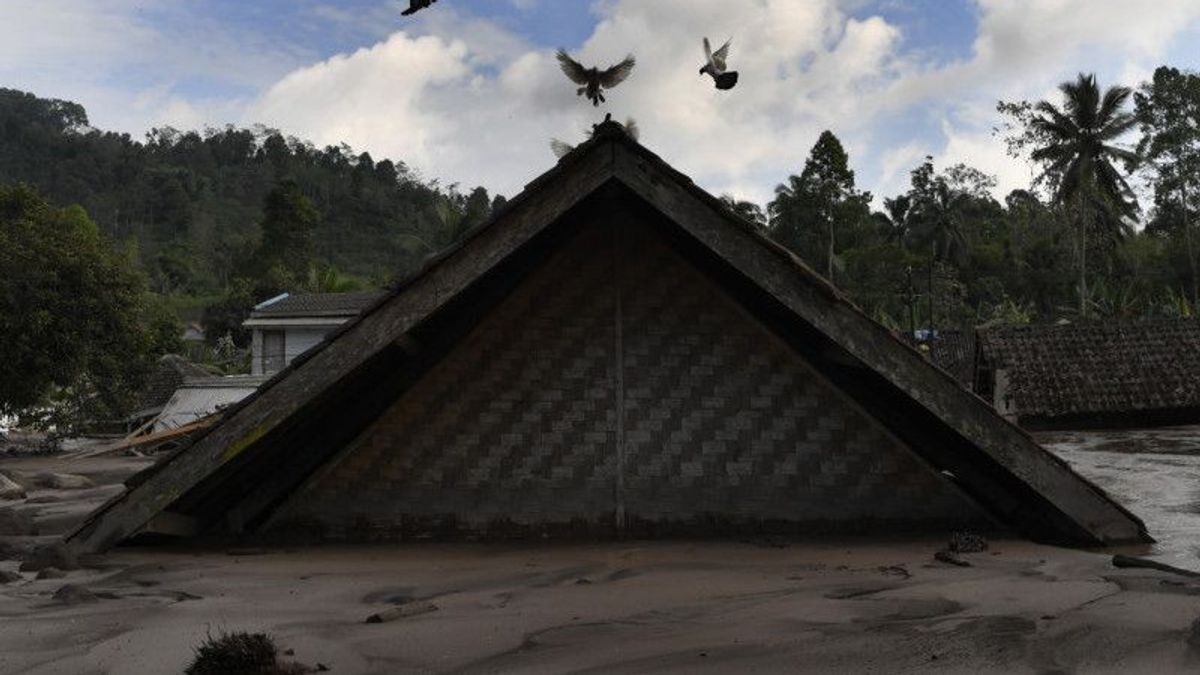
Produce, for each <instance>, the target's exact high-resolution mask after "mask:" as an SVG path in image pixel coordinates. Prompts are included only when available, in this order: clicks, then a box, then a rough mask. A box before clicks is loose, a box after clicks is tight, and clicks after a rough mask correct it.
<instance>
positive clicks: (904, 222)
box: [874, 195, 913, 251]
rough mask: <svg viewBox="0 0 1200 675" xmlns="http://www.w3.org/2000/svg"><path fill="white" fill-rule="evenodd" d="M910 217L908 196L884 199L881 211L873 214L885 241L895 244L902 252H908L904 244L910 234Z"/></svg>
mask: <svg viewBox="0 0 1200 675" xmlns="http://www.w3.org/2000/svg"><path fill="white" fill-rule="evenodd" d="M912 216H913V210H912V199H911V198H909V196H908V195H898V196H896V197H890V198H887V199H884V200H883V211H882V212H876V213H875V214H874V218H875V221H876V222H877V223H879V225H880V226H881V229H882V230H883V234H884V236H885V237H886V238H887V240H888V241H894V242H896V243H897V244H898V245H899V246H900V249H901V250H904V251H907V250H908V247H907V246H906V245H905V244H906V243H907V241H908V238H909V236H910V235H911V234H912V226H913V218H912Z"/></svg>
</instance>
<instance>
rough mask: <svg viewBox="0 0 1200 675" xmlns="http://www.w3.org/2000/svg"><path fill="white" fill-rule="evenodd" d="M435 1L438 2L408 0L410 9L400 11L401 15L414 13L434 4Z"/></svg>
mask: <svg viewBox="0 0 1200 675" xmlns="http://www.w3.org/2000/svg"><path fill="white" fill-rule="evenodd" d="M435 2H437V0H408V9H406V10H404V11H403V12H400V15H401V16H408V15H409V14H414V13H416V12H419V11H421V10H423V9H425V8H426V7H428V6H430V5H432V4H433V3H435Z"/></svg>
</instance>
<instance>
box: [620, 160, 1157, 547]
mask: <svg viewBox="0 0 1200 675" xmlns="http://www.w3.org/2000/svg"><path fill="white" fill-rule="evenodd" d="M614 145H617V146H618V147H617V149H616V151H615V156H614V160H613V161H614V167H615V172H616V178H617V180H619V181H621V182H622V183H623V184H625V185H626V186H627V187H629V188H630V189H631V190H633V191H634V193H636V194H638V195H639V196H641V197H642V198H643V199H645V200H646V201H647V202H648V203H650V204H651V205H653V206H654V207H655V208H657V209H658V210H659V211H661V212H662V213H664V214H665V215H666V216H667V217H668V219H669V220H671V221H673V222H674V223H676V224H677V225H678V226H679V227H682V228H683V229H684V230H685V231H687V232H688V233H689V234H690V235H691V236H692V237H693V238H694V239H696V240H697V241H699V242H700V243H701V244H703V245H704V246H705V247H707V248H708V249H709V250H710V251H712V252H713V253H714V254H715V255H717V256H719V257H721V258H724V259H725V260H727V261H729V262H730V263H731V264H733V265H734V266H735V267H736V268H738V269H739V270H741V272H742V273H743V274H745V275H747V276H748V277H749V278H751V279H752V280H753V281H754V282H755V283H756V284H758V285H759V286H760V287H761V288H763V289H764V290H766V291H767V292H768V293H770V294H771V295H773V296H774V297H776V298H777V299H778V300H779V301H780V302H782V303H783V304H784V305H785V306H787V307H788V309H790V310H791V311H792V312H794V313H795V314H796V315H798V316H799V317H801V318H802V319H803V320H805V321H806V322H808V323H809V324H811V325H812V326H813V327H815V328H816V329H817V330H819V331H821V332H823V333H824V334H825V335H827V336H829V337H831V338H833V339H834V340H835V341H836V342H838V343H839V344H840V345H841V346H842V347H843V348H845V349H846V350H847V351H848V352H849V353H850V354H851V355H852V356H853V357H855V358H856V359H858V360H859V361H861V362H862V363H864V364H866V365H867V366H868V367H870V368H872V369H874V370H875V371H876V372H878V373H879V374H881V375H882V376H883V377H885V378H887V380H888V381H890V382H891V383H892V384H893V385H894V386H896V387H898V388H899V389H900V390H901V391H903V392H904V393H905V394H906V395H907V396H909V397H910V398H912V399H913V400H914V401H916V402H917V403H918V404H920V405H921V406H922V407H924V408H925V409H927V410H929V411H930V412H931V413H933V414H934V415H937V416H938V417H939V418H940V419H942V420H943V421H945V422H946V423H947V424H948V425H950V426H951V428H953V429H954V430H955V431H956V432H957V433H959V434H961V435H962V436H963V437H965V438H967V439H968V440H970V441H971V442H972V443H974V444H975V445H976V446H978V447H979V448H981V449H983V450H984V451H985V452H987V454H988V455H989V456H990V457H992V459H993V460H995V461H996V462H997V463H999V464H1000V465H1001V466H1003V467H1004V468H1005V469H1006V470H1008V471H1009V472H1011V473H1012V474H1013V475H1014V476H1016V477H1017V478H1019V479H1020V480H1022V481H1024V482H1025V483H1027V484H1028V485H1030V486H1032V487H1033V488H1034V489H1035V490H1037V491H1038V492H1039V493H1041V494H1042V495H1044V496H1045V497H1046V498H1047V500H1049V501H1050V502H1051V503H1052V504H1054V506H1055V507H1057V508H1058V509H1059V510H1061V511H1062V512H1063V513H1064V514H1066V515H1068V517H1070V518H1072V519H1074V520H1075V521H1076V522H1078V523H1079V524H1080V525H1081V526H1082V527H1083V528H1085V529H1086V530H1087V531H1088V532H1090V533H1092V534H1093V535H1094V536H1095V537H1096V538H1097V540H1098V542H1106V543H1115V542H1135V541H1136V542H1141V541H1146V540H1147V535H1146V533H1145V528H1144V526H1143V525H1142V523H1141V521H1140V520H1138V519H1137V517H1136V516H1134V515H1133V514H1131V513H1129V512H1128V511H1125V510H1124V509H1122V508H1120V507H1119V506H1117V505H1116V504H1115V502H1113V501H1112V500H1111V499H1110V498H1108V497H1107V496H1106V495H1105V494H1104V493H1103V492H1102V491H1101V490H1100V489H1099V488H1098V487H1096V486H1094V485H1092V484H1090V483H1089V482H1087V481H1086V479H1084V478H1082V477H1081V476H1079V475H1078V474H1076V473H1074V472H1073V471H1072V470H1071V469H1070V468H1069V467H1068V466H1067V465H1066V463H1065V462H1063V461H1062V460H1060V459H1059V458H1057V457H1055V456H1053V455H1052V454H1050V453H1049V452H1048V451H1046V450H1045V449H1044V448H1042V447H1041V446H1040V445H1038V444H1037V443H1036V442H1035V441H1034V440H1033V439H1032V438H1030V437H1029V435H1028V434H1026V433H1025V432H1024V431H1022V430H1021V429H1020V428H1019V427H1017V426H1015V425H1013V424H1012V423H1010V422H1008V421H1007V420H1004V419H1002V418H1001V417H1000V416H998V415H997V414H996V413H995V411H993V410H992V409H991V408H990V406H988V405H987V403H985V402H984V401H983V400H982V399H980V398H978V397H976V396H974V395H971V394H969V393H968V392H966V391H965V390H964V389H962V387H961V386H960V385H959V384H958V383H957V382H956V381H955V380H954V378H953V377H952V376H950V375H949V374H947V373H945V372H944V371H942V370H941V369H939V368H931V367H930V366H929V363H928V362H927V361H925V359H924V357H922V356H921V355H920V354H918V353H917V352H916V351H915V350H913V349H912V348H910V347H908V346H907V345H904V344H903V343H901V342H900V341H899V340H898V339H896V338H895V336H893V335H892V334H891V333H889V332H888V331H887V330H886V329H884V328H883V327H882V326H879V325H878V324H876V323H875V322H873V321H871V320H870V319H869V318H867V317H866V316H865V315H863V314H862V312H861V310H859V309H857V308H856V307H854V306H853V305H852V304H851V303H850V301H849V300H847V299H846V298H845V297H844V296H842V294H841V293H839V292H838V291H837V290H836V289H834V288H832V287H831V286H829V284H828V283H827V282H825V281H824V279H821V278H820V277H817V275H816V273H815V272H812V271H811V270H808V268H807V266H805V265H804V264H803V263H801V262H799V260H798V259H796V258H795V257H794V256H793V255H791V254H790V253H788V252H787V251H786V250H785V249H782V247H780V246H779V245H778V244H775V243H774V242H771V241H769V240H767V239H766V237H765V235H764V234H762V233H761V232H752V231H751V229H750V228H751V227H752V226H750V225H749V224H747V223H745V222H744V221H742V220H741V219H739V218H736V217H734V216H731V215H728V214H727V213H726V209H725V208H724V207H723V206H722V205H721V204H720V203H719V202H717V200H716V199H715V198H713V197H711V196H710V195H708V194H707V193H704V192H703V191H702V190H700V189H699V188H697V187H695V186H694V185H692V184H691V181H690V180H689V179H687V177H686V176H683V175H682V174H678V172H675V171H674V170H669V171H670V172H671V174H673V175H672V176H671V177H672V178H673V179H674V180H663V179H662V176H663V174H664V172H665V171H667V170H666V169H664V168H663V167H665V166H666V165H665V164H664V163H663V162H662V160H661V159H659V158H657V157H655V156H654V155H653V154H652V153H650V152H649V151H648V150H645V149H644V148H641V147H640V146H633V145H632V144H631V143H628V142H622V143H619V144H614ZM714 202H715V203H714ZM730 221H734V222H735V223H736V226H734V227H730V225H731V222H730ZM764 246H766V247H768V248H772V249H775V252H776V253H777V255H774V256H772V255H763V251H762V249H763V247H764ZM797 265H799V266H800V268H801V269H803V270H808V274H809V275H811V276H813V277H817V278H816V279H812V280H811V281H813V282H814V283H804V282H802V281H801V279H800V278H799V274H801V273H802V272H800V271H799V270H798V268H797ZM817 294H820V295H822V296H824V297H823V298H818V297H817Z"/></svg>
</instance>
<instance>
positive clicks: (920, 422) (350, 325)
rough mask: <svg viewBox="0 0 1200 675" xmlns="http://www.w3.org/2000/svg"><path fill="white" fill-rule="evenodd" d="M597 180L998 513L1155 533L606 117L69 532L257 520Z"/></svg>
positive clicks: (1074, 527) (97, 538) (244, 524)
mask: <svg viewBox="0 0 1200 675" xmlns="http://www.w3.org/2000/svg"><path fill="white" fill-rule="evenodd" d="M614 191H615V192H614ZM601 193H605V194H609V195H613V194H615V195H617V196H618V198H619V199H629V200H637V201H638V202H639V203H644V204H646V205H648V206H649V207H650V208H652V209H654V210H656V211H657V212H658V213H660V214H662V215H663V216H664V220H666V221H667V222H669V223H670V226H671V227H672V228H673V229H674V236H678V237H679V238H681V240H685V241H686V245H688V246H691V247H695V248H696V250H698V251H701V252H702V253H703V254H704V255H706V256H709V258H710V259H711V260H712V261H713V264H714V265H719V266H720V269H721V270H722V272H721V273H722V274H724V275H726V276H727V277H728V278H729V279H731V280H733V283H737V284H740V285H741V286H742V287H744V288H745V289H746V291H747V293H748V294H749V293H752V294H753V297H752V298H750V300H752V301H753V302H754V303H756V307H755V309H756V311H759V312H761V313H762V314H763V316H764V317H765V318H766V321H767V322H768V323H769V324H771V325H772V326H773V329H774V330H776V331H777V332H779V334H780V335H781V337H784V338H785V339H791V338H795V340H797V341H801V340H802V341H803V342H804V344H805V345H809V346H811V349H812V353H811V354H806V356H811V357H812V358H813V362H814V364H815V366H816V367H817V368H818V369H819V370H820V372H822V374H823V375H825V376H826V377H828V378H829V379H830V380H833V381H835V382H837V384H838V386H839V387H840V388H841V389H842V390H843V391H844V392H846V393H847V394H848V395H849V396H850V397H851V398H852V399H854V400H855V401H856V402H857V403H858V405H860V406H861V407H862V408H863V409H865V410H869V411H870V413H869V414H871V415H872V416H873V417H875V418H876V419H877V420H878V421H879V422H880V423H881V424H883V425H884V426H885V427H886V428H887V429H888V430H889V431H890V432H891V433H893V434H894V435H895V436H896V437H897V438H899V439H901V440H902V441H904V442H905V443H906V444H907V445H908V446H909V447H911V448H913V450H914V452H918V453H919V454H920V455H921V457H922V459H923V460H924V461H926V462H928V463H929V464H930V465H932V466H933V467H934V468H936V469H938V470H940V471H941V472H942V473H943V474H944V475H946V476H952V477H953V480H954V481H955V482H956V483H957V484H959V485H960V486H961V487H962V488H963V489H964V490H965V491H967V492H968V493H969V494H970V495H971V496H972V497H973V498H974V499H976V500H977V501H978V502H979V503H980V504H982V505H983V506H985V507H986V508H987V509H988V510H989V511H990V512H991V513H993V515H995V517H997V519H999V520H1001V521H1002V522H1004V523H1005V524H1006V525H1008V526H1010V527H1012V528H1013V529H1015V530H1017V531H1019V532H1023V533H1025V534H1026V535H1027V536H1030V537H1032V538H1035V539H1039V540H1045V541H1053V542H1057V543H1072V544H1082V545H1096V544H1108V543H1117V542H1134V541H1148V540H1149V536H1148V534H1147V532H1146V530H1145V527H1144V525H1143V524H1142V522H1141V521H1140V520H1139V519H1138V518H1137V517H1136V516H1134V515H1133V514H1131V513H1129V512H1128V511H1127V510H1125V509H1124V508H1122V507H1121V506H1120V505H1119V504H1117V503H1116V502H1115V501H1113V500H1112V499H1111V498H1109V497H1108V496H1107V495H1106V494H1105V493H1104V492H1103V491H1102V490H1101V489H1100V488H1098V487H1096V486H1095V485H1093V484H1091V483H1089V482H1088V481H1087V480H1085V479H1084V478H1082V477H1080V476H1079V475H1078V474H1076V473H1075V472H1074V471H1072V470H1071V468H1070V467H1069V466H1068V465H1067V464H1066V463H1065V462H1063V461H1062V460H1060V459H1059V458H1057V457H1056V456H1054V455H1052V454H1051V453H1049V452H1047V451H1046V450H1044V449H1043V448H1042V447H1041V446H1039V445H1038V444H1037V443H1035V442H1034V441H1033V440H1032V439H1031V438H1030V437H1029V436H1028V435H1027V434H1026V433H1025V432H1023V431H1022V430H1021V429H1019V428H1018V427H1016V426H1015V425H1013V424H1011V423H1010V422H1008V421H1006V420H1004V419H1003V418H1001V417H1000V416H999V415H997V414H996V412H995V411H994V410H993V409H992V408H991V407H990V406H989V405H987V404H986V403H984V402H983V401H982V400H980V399H978V398H977V397H975V396H973V395H971V394H969V393H968V392H966V391H964V390H963V389H962V388H961V387H960V386H959V384H958V383H957V382H956V381H955V380H954V378H953V377H952V376H951V375H949V374H947V373H946V372H944V371H942V370H940V369H938V368H935V367H932V366H931V365H930V364H929V363H928V362H927V361H926V360H925V358H924V357H922V356H921V355H920V354H919V353H917V352H916V351H915V350H913V349H912V348H911V347H909V346H908V345H906V344H904V343H903V342H902V341H901V340H900V339H899V338H897V337H896V336H894V335H892V334H891V333H890V332H889V331H888V330H887V329H885V328H884V327H882V326H880V325H879V324H878V323H876V322H874V321H873V320H871V319H870V318H869V317H867V316H866V315H865V314H863V313H862V312H861V311H860V310H859V309H858V308H857V307H855V306H854V305H853V304H852V303H851V302H850V301H849V300H848V299H847V298H846V297H845V296H844V295H842V294H841V293H840V292H839V291H838V290H837V289H836V288H834V287H833V286H832V285H830V284H829V283H828V282H827V281H825V280H824V279H823V278H822V277H820V276H819V275H817V274H816V273H814V272H813V271H812V270H811V269H809V268H808V267H807V266H805V265H804V264H803V263H802V262H800V261H799V259H798V258H796V256H794V255H793V254H792V253H791V252H789V251H788V250H787V249H785V248H783V247H782V246H780V245H778V244H777V243H775V242H773V241H771V240H770V239H769V238H768V237H767V236H766V235H765V233H764V232H763V231H762V230H761V228H759V227H757V226H756V225H754V224H753V223H750V222H748V221H745V220H744V219H742V218H740V217H738V216H737V215H736V214H734V213H733V212H732V211H730V210H729V209H728V208H727V207H726V206H725V205H724V204H723V203H722V202H721V201H720V200H719V199H717V198H716V197H713V196H712V195H710V194H708V193H707V192H704V191H703V190H701V189H700V188H698V187H697V186H695V185H694V184H693V183H692V181H691V180H690V179H689V178H688V177H687V176H685V175H683V174H681V173H679V172H678V171H676V170H674V169H673V168H671V167H670V166H669V165H668V164H666V163H665V162H664V161H663V160H661V159H660V158H659V157H657V156H656V155H654V154H653V153H651V152H650V151H649V150H647V149H646V148H644V147H643V146H641V145H639V144H638V143H637V142H636V141H634V140H633V139H631V138H629V137H628V136H627V135H626V134H625V132H624V130H623V129H621V127H620V125H618V124H615V123H604V124H601V125H599V126H598V128H597V130H596V133H595V134H594V136H593V138H592V139H591V140H589V141H587V142H585V143H583V144H581V145H580V146H579V147H577V148H576V149H575V150H574V151H572V152H571V153H569V154H567V155H566V156H565V157H563V158H562V159H561V160H560V162H559V163H558V165H557V166H555V167H554V168H553V169H551V170H550V171H548V172H547V173H545V174H543V175H542V176H540V177H538V178H537V179H535V180H534V181H533V182H531V183H530V184H529V185H527V186H526V189H525V190H524V191H523V192H522V193H521V194H520V195H518V196H516V197H514V198H513V199H512V200H511V201H509V202H508V204H507V205H506V206H505V207H504V208H503V209H502V210H501V211H500V212H499V213H497V214H495V215H494V216H493V217H492V219H491V220H489V221H487V222H486V223H483V224H481V225H480V226H478V227H476V228H475V229H474V230H472V231H471V232H470V233H468V235H467V236H466V237H465V238H464V239H463V240H462V241H461V242H460V243H459V244H457V245H456V246H455V247H453V248H451V249H449V250H447V251H445V252H443V253H442V254H440V255H439V256H438V257H436V258H434V259H432V260H430V261H429V262H428V264H427V265H426V266H425V267H424V268H423V269H422V270H420V271H419V272H417V273H416V274H414V275H412V276H411V277H409V278H408V279H406V280H405V281H403V282H402V283H400V284H398V285H397V286H396V288H394V289H393V290H392V291H391V292H389V293H388V294H386V295H385V296H383V297H381V298H380V299H378V300H377V301H376V302H375V303H374V304H373V305H372V306H371V307H369V308H368V309H367V310H365V311H364V312H363V313H362V314H360V315H358V317H357V318H355V319H352V320H350V321H348V322H346V323H345V324H343V325H341V326H340V327H339V328H338V329H336V331H335V332H334V333H333V334H332V335H331V336H330V337H329V338H327V339H326V341H325V342H323V343H322V344H321V345H319V346H318V347H316V348H314V349H312V350H310V351H309V352H307V353H306V354H304V355H303V356H302V357H299V358H297V359H296V360H294V361H293V362H292V363H291V364H289V366H288V367H287V368H285V369H284V370H283V371H281V372H280V373H278V374H277V375H276V376H275V377H274V378H272V379H271V380H270V381H269V382H268V383H267V384H265V385H264V386H263V387H261V388H260V389H259V390H258V391H256V392H255V393H254V394H252V395H251V396H250V397H248V398H247V399H245V400H243V401H242V402H241V403H240V404H237V405H236V406H234V407H233V408H232V409H230V410H229V411H228V412H227V413H226V414H225V416H224V418H223V419H222V420H221V422H219V423H218V424H216V425H214V426H213V427H211V428H210V429H208V430H207V431H206V432H205V433H203V434H202V435H200V436H198V437H197V438H196V439H195V440H194V441H193V442H192V443H191V445H190V446H187V447H184V448H181V449H180V450H179V451H177V452H176V453H175V454H173V455H172V456H170V457H169V458H168V459H167V460H165V461H163V462H161V463H159V464H158V465H156V466H154V467H152V468H151V469H149V470H147V472H145V473H143V474H139V475H138V476H137V477H136V479H135V480H132V481H131V485H130V487H129V489H128V490H127V491H126V492H124V493H123V494H121V495H118V496H117V497H115V498H114V499H113V500H111V501H110V502H109V503H107V504H105V505H104V506H102V507H101V508H100V509H98V510H97V511H96V512H94V513H93V514H92V515H91V516H89V517H88V518H87V519H86V520H85V521H84V522H83V523H82V524H81V525H80V526H79V527H78V528H77V529H76V530H74V531H73V532H71V533H70V534H69V535H68V537H67V540H68V542H69V543H70V544H71V545H72V546H73V547H75V548H77V549H82V550H101V549H104V548H107V547H109V546H112V545H113V544H116V543H118V542H120V541H122V540H124V539H126V538H128V537H130V536H132V535H134V534H136V533H138V532H139V531H142V530H143V528H146V527H147V526H148V524H150V523H151V521H154V520H155V519H156V517H157V516H159V515H160V514H163V515H173V514H177V513H181V512H182V513H185V514H188V515H189V516H190V517H193V518H201V517H210V515H211V513H212V512H214V511H220V512H221V518H222V519H223V521H224V523H225V525H227V526H228V527H229V528H230V529H232V530H233V531H244V529H245V528H253V527H254V526H255V523H261V522H262V521H263V520H264V519H265V518H266V517H267V516H268V515H269V512H270V510H271V509H272V508H273V507H274V506H275V505H277V504H279V503H280V501H281V500H282V499H283V498H284V497H285V496H286V495H287V494H289V493H290V491H292V490H294V489H295V488H296V486H297V485H299V484H300V483H302V482H303V481H304V480H305V479H306V478H307V477H308V476H309V475H311V474H312V473H313V472H314V471H316V470H318V468H319V467H320V466H321V465H322V463H323V462H325V461H328V459H329V457H330V456H331V455H332V454H333V453H335V452H336V451H337V448H338V447H341V446H342V445H344V444H346V443H348V442H350V440H351V439H352V438H353V437H354V435H355V434H356V433H357V432H358V431H359V430H361V429H362V428H363V427H365V425H367V424H369V423H370V421H371V420H373V419H374V418H375V417H377V416H378V415H379V414H380V413H381V412H382V411H383V409H384V408H385V404H386V400H390V399H388V397H393V398H394V397H395V396H398V395H399V394H400V393H401V392H402V391H403V390H404V387H406V386H408V385H409V384H410V383H409V382H408V381H407V378H406V376H405V373H406V372H408V370H407V369H408V368H409V367H410V365H411V366H412V367H413V372H416V370H417V369H416V367H415V365H417V364H421V363H422V360H423V359H430V358H434V356H431V354H433V353H434V352H435V351H436V350H434V349H432V348H431V347H433V346H434V344H435V342H436V340H435V338H438V339H440V336H433V335H430V334H427V333H426V332H425V331H426V329H427V326H428V325H429V322H430V321H431V320H432V319H431V318H433V317H439V316H443V315H450V316H453V315H454V314H455V312H456V311H457V310H456V308H457V307H460V306H461V305H460V304H459V303H464V302H465V301H466V299H468V298H471V297H476V298H478V297H480V296H487V295H488V294H494V293H496V292H497V291H496V290H495V289H494V288H493V287H492V285H490V284H489V283H487V282H488V279H489V275H491V274H494V273H495V272H496V271H497V270H500V269H502V268H503V269H510V268H514V267H515V268H516V269H518V270H519V269H521V266H522V265H530V264H536V256H535V255H533V253H531V251H534V250H535V249H536V246H535V244H536V243H538V242H545V241H547V240H550V239H552V238H553V236H554V232H555V230H554V228H553V226H554V225H555V224H556V223H558V222H560V221H561V220H563V219H565V218H567V216H568V215H569V214H570V213H572V212H573V211H572V210H573V209H575V208H576V207H580V205H581V204H586V203H588V202H587V201H586V200H588V199H591V198H593V197H595V196H596V195H598V194H601ZM580 208H583V207H580ZM464 311H465V310H464ZM397 374H398V375H399V376H397ZM413 377H416V376H415V375H414V376H413ZM333 422H336V424H333ZM318 435H319V437H318ZM298 448H304V449H306V453H299V452H297V449H298Z"/></svg>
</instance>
